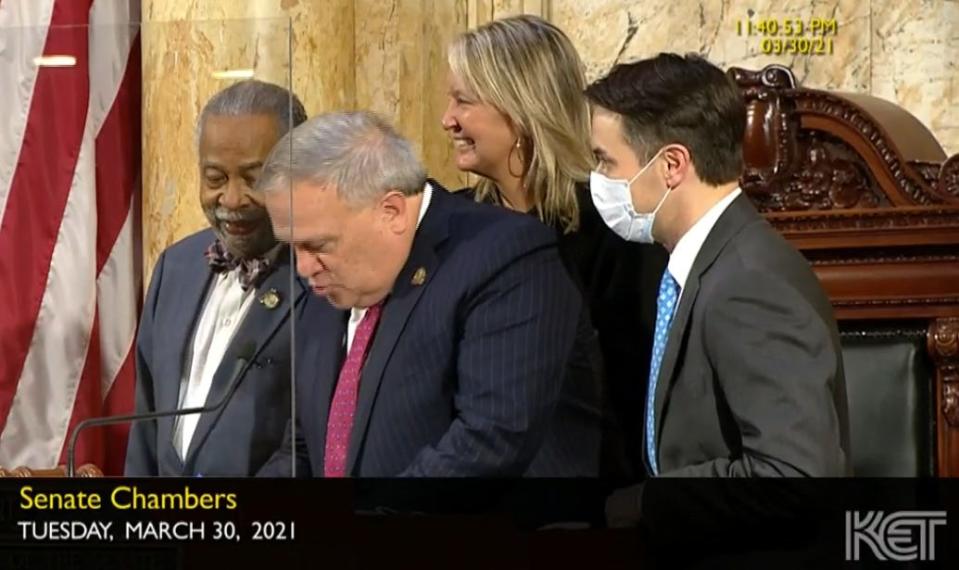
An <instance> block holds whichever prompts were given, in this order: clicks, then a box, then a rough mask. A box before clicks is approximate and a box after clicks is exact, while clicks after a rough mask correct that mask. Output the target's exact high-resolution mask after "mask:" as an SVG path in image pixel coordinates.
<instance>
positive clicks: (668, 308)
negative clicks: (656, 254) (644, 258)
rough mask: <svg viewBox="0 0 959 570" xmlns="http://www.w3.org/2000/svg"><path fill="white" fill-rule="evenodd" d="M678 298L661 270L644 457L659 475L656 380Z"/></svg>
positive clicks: (672, 283) (676, 287)
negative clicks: (661, 277)
mask: <svg viewBox="0 0 959 570" xmlns="http://www.w3.org/2000/svg"><path fill="white" fill-rule="evenodd" d="M678 298H679V284H678V283H676V280H675V279H673V276H672V275H670V274H669V269H666V270H665V271H663V279H662V281H660V282H659V297H657V298H656V337H655V339H654V340H653V356H652V359H651V361H650V363H649V388H648V391H647V393H646V457H647V458H649V466H650V467H651V468H652V470H653V473H652V474H653V475H659V465H658V464H657V461H656V407H655V404H656V382H657V381H658V379H659V368H660V366H662V364H663V353H664V352H666V341H667V340H669V325H670V324H672V322H673V313H675V312H676V311H675V309H676V300H677V299H678Z"/></svg>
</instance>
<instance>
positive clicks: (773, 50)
mask: <svg viewBox="0 0 959 570" xmlns="http://www.w3.org/2000/svg"><path fill="white" fill-rule="evenodd" d="M759 50H760V51H761V52H762V53H763V54H765V55H832V38H763V39H762V40H761V41H760V42H759Z"/></svg>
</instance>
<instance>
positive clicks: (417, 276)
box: [410, 267, 426, 286]
mask: <svg viewBox="0 0 959 570" xmlns="http://www.w3.org/2000/svg"><path fill="white" fill-rule="evenodd" d="M410 283H412V284H413V285H417V286H418V285H422V284H423V283H426V268H425V267H420V268H419V269H417V270H416V271H415V272H414V273H413V278H412V279H410Z"/></svg>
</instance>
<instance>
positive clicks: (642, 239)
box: [589, 150, 672, 243]
mask: <svg viewBox="0 0 959 570" xmlns="http://www.w3.org/2000/svg"><path fill="white" fill-rule="evenodd" d="M662 152H663V151H662V150H660V151H659V152H657V153H656V156H654V157H653V158H652V160H650V161H649V162H647V163H646V166H644V167H642V168H641V169H640V170H639V172H637V173H636V175H635V176H633V177H632V178H630V179H629V180H624V179H613V178H608V177H606V176H604V175H603V174H600V173H599V172H596V171H595V170H594V171H593V172H591V173H590V174H589V191H590V194H592V196H593V204H595V205H596V210H597V211H599V215H600V216H602V218H603V221H604V222H606V225H607V226H609V229H611V230H613V232H614V233H616V235H618V236H619V237H621V238H623V239H625V240H628V241H635V242H639V243H653V241H654V240H653V222H654V221H656V213H657V212H659V209H660V208H661V207H662V206H663V202H665V201H666V196H669V193H670V192H671V191H672V188H670V187H668V186H667V187H666V193H665V194H663V199H662V200H660V201H659V204H657V205H656V207H655V208H654V209H653V211H652V212H649V213H642V214H641V213H639V212H637V211H636V208H635V207H633V197H632V195H631V194H630V191H629V188H630V186H632V184H633V182H634V181H635V180H636V179H637V178H639V175H640V174H642V173H643V172H645V171H646V169H647V168H649V167H650V165H652V164H653V162H655V161H656V159H657V158H659V155H660V154H661V153H662Z"/></svg>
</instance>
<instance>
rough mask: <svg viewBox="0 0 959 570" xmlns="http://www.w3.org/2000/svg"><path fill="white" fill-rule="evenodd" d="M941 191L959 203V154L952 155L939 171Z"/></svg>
mask: <svg viewBox="0 0 959 570" xmlns="http://www.w3.org/2000/svg"><path fill="white" fill-rule="evenodd" d="M937 190H939V192H940V193H941V194H942V195H944V196H946V197H947V198H955V199H956V203H959V154H957V155H954V156H952V157H950V158H949V159H948V160H947V161H946V162H944V163H943V164H942V169H941V170H940V171H939V185H938V187H937Z"/></svg>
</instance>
